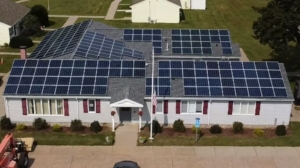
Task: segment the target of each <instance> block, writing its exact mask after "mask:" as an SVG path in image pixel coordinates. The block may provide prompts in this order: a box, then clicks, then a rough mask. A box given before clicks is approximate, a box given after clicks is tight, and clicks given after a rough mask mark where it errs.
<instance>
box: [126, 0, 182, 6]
mask: <svg viewBox="0 0 300 168" xmlns="http://www.w3.org/2000/svg"><path fill="white" fill-rule="evenodd" d="M142 1H144V0H132V1H131V5H135V4H138V3H140V2H142ZM167 1H169V2H171V3H173V4H175V5H178V6H180V7H181V3H180V0H167Z"/></svg>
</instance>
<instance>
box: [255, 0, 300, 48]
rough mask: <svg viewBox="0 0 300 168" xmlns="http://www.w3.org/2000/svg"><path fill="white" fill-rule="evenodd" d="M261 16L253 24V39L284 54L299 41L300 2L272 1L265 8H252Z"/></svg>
mask: <svg viewBox="0 0 300 168" xmlns="http://www.w3.org/2000/svg"><path fill="white" fill-rule="evenodd" d="M253 9H254V10H255V11H256V12H258V13H259V14H260V15H261V16H260V17H259V18H258V19H257V20H256V21H254V22H253V26H252V27H253V31H254V37H255V38H256V39H258V40H259V42H260V43H261V44H264V45H265V44H268V45H269V46H270V47H271V48H272V49H273V50H274V51H273V52H276V53H278V52H280V53H282V52H284V51H287V50H288V46H289V45H290V44H291V43H293V44H295V43H296V46H297V45H298V44H299V40H300V14H299V13H300V1H299V0H272V1H270V2H269V3H268V4H267V6H266V7H261V8H258V7H253Z"/></svg>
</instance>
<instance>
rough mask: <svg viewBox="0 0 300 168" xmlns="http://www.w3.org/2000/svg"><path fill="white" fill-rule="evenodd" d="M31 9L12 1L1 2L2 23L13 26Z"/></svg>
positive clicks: (0, 0) (0, 15) (0, 19)
mask: <svg viewBox="0 0 300 168" xmlns="http://www.w3.org/2000/svg"><path fill="white" fill-rule="evenodd" d="M29 11H30V9H29V8H27V7H25V6H23V5H20V4H17V3H15V2H13V1H12V0H0V22H2V23H5V24H8V25H10V26H12V25H13V24H14V23H16V22H17V21H18V20H20V19H21V18H22V17H24V16H25V15H26V14H27V13H29Z"/></svg>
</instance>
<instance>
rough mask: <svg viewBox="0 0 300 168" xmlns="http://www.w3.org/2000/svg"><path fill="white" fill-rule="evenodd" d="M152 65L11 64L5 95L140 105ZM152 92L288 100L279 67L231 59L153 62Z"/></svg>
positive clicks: (287, 87)
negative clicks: (126, 101) (96, 99)
mask: <svg viewBox="0 0 300 168" xmlns="http://www.w3.org/2000/svg"><path fill="white" fill-rule="evenodd" d="M152 65H153V64H150V63H146V62H145V61H132V60H129V61H125V60H123V61H107V60H84V59H83V60H70V59H69V60H55V59H53V60H43V59H42V60H36V59H27V60H15V61H14V63H13V67H12V70H11V73H10V76H9V79H8V82H7V85H6V88H5V91H4V95H5V96H41V95H42V96H79V97H80V96H82V97H85V96H92V97H93V96H95V97H99V96H101V97H110V98H111V103H115V102H118V101H120V100H123V99H130V100H132V101H135V102H137V103H140V104H144V103H143V100H144V98H145V97H150V95H151V72H152ZM154 68H155V69H154V82H155V83H154V89H155V90H156V94H157V97H160V98H188V99H193V98H198V99H199V98H201V99H218V100H224V99H254V100H258V99H259V100H272V99H273V100H288V101H293V94H292V91H291V88H290V85H289V81H288V78H287V75H286V72H285V68H284V66H283V64H279V63H278V62H237V61H227V62H225V61H179V60H177V61H159V62H158V63H155V65H154Z"/></svg>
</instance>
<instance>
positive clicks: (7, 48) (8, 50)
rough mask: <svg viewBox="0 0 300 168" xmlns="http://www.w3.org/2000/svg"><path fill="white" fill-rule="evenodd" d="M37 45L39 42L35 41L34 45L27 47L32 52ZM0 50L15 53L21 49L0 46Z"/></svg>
mask: <svg viewBox="0 0 300 168" xmlns="http://www.w3.org/2000/svg"><path fill="white" fill-rule="evenodd" d="M36 46H37V43H33V46H32V47H30V48H27V52H29V53H30V52H32V51H33V50H34V49H35V47H36ZM0 52H14V53H19V52H20V49H18V48H11V47H9V46H8V47H1V48H0Z"/></svg>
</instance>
